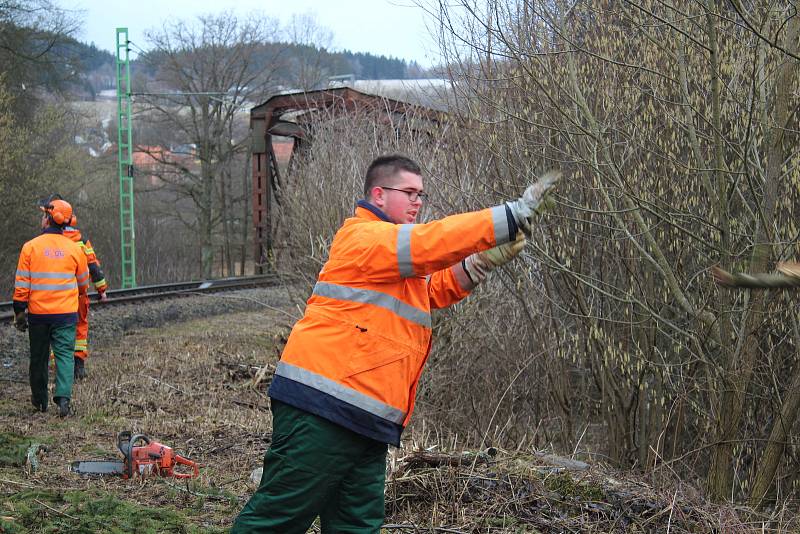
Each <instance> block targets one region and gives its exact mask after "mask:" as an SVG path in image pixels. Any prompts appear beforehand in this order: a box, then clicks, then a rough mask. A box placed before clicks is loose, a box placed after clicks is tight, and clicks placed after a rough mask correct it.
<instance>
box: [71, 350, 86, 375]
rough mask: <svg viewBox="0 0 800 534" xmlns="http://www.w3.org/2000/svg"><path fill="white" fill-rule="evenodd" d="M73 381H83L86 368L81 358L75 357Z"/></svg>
mask: <svg viewBox="0 0 800 534" xmlns="http://www.w3.org/2000/svg"><path fill="white" fill-rule="evenodd" d="M74 376H75V380H83V379H84V378H86V366H85V365H84V364H83V358H78V357H77V356H75V372H74Z"/></svg>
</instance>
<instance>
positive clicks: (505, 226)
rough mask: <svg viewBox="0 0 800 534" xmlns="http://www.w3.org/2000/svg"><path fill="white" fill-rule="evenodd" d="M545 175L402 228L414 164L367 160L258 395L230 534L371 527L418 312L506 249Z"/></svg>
mask: <svg viewBox="0 0 800 534" xmlns="http://www.w3.org/2000/svg"><path fill="white" fill-rule="evenodd" d="M556 179H557V175H550V176H549V177H547V178H543V179H542V180H540V181H539V182H537V183H535V184H533V185H532V186H530V187H529V188H528V189H527V190H526V191H525V194H524V195H523V196H522V197H521V198H519V199H518V200H515V201H513V202H508V203H506V204H501V205H499V206H495V207H493V208H487V209H484V210H481V211H476V212H472V213H463V214H459V215H453V216H450V217H446V218H444V219H440V220H436V221H432V222H429V223H425V224H414V222H415V221H416V219H417V215H418V214H419V211H420V209H421V208H422V205H423V202H424V200H425V199H426V194H425V192H424V191H423V180H422V173H421V171H420V168H419V166H418V165H417V164H416V163H415V162H413V161H412V160H410V159H408V158H405V157H403V156H396V155H392V156H383V157H380V158H377V159H376V160H374V161H373V162H372V163H371V164H370V166H369V168H368V170H367V174H366V178H365V185H364V199H363V200H359V201H358V204H357V207H356V210H355V215H354V216H353V217H351V218H349V219H347V220H345V221H344V223H343V224H342V226H341V227H340V228H339V230H338V232H337V233H336V235H335V237H334V239H333V243H332V244H331V248H330V255H329V258H328V261H327V263H326V264H325V265H324V267H323V268H322V271H321V272H320V274H319V278H318V280H317V283H316V285H315V286H314V290H313V292H312V295H311V297H310V298H309V299H308V303H307V306H306V310H305V314H304V316H303V318H302V319H301V320H300V321H299V322H298V323H297V324H295V326H294V328H293V329H292V332H291V334H290V336H289V339H288V341H287V343H286V347H285V349H284V351H283V354H282V356H281V360H280V362H279V363H278V365H277V369H276V371H275V376H274V378H273V380H272V385H271V386H270V389H269V396H270V397H271V407H272V414H273V422H272V425H273V433H272V443H271V445H270V448H269V450H268V451H267V453H266V456H265V458H264V470H263V475H262V477H261V483H260V485H259V488H258V490H256V492H255V493H254V494H253V496H252V497H251V498H250V500H249V502H248V503H247V504H246V505H245V507H244V509H243V510H242V511H241V513H240V514H239V516H238V517H237V518H236V521H235V522H234V525H233V530H232V532H234V533H243V532H259V533H280V534H291V533H304V532H306V530H307V529H308V527H309V526H310V525H311V524H312V522H313V521H314V519H315V518H316V517H317V516H319V517H320V519H321V526H322V532H376V533H377V532H379V531H380V527H381V525H382V524H383V519H384V482H385V480H384V479H385V470H386V453H387V445H394V446H395V447H397V446H399V445H400V436H401V433H402V432H403V429H404V428H405V427H406V425H407V424H408V421H409V418H410V417H411V413H412V412H413V409H414V398H415V395H416V389H417V383H418V381H419V378H420V375H421V373H422V369H423V366H424V365H425V362H426V360H427V358H428V354H429V351H430V347H431V309H432V308H443V307H446V306H450V305H451V304H454V303H456V302H458V301H460V300H461V299H463V298H464V297H466V296H467V295H469V293H470V291H471V290H472V289H473V288H474V287H475V286H476V285H477V284H479V283H480V282H481V281H482V280H484V279H485V277H486V276H487V274H488V273H489V272H490V271H491V270H493V269H495V268H496V267H498V266H500V265H503V264H505V263H506V262H508V261H510V260H511V259H512V258H514V257H515V256H516V255H517V254H519V252H520V250H522V248H523V246H524V244H525V237H524V235H523V234H522V233H521V232H520V230H521V231H522V232H525V234H530V229H531V221H530V218H531V216H532V215H533V214H534V212H535V210H536V209H537V207H538V206H539V204H540V202H541V201H542V199H543V197H544V195H545V193H547V191H548V190H549V189H550V188H551V187H552V186H553V185H554V183H555V180H556Z"/></svg>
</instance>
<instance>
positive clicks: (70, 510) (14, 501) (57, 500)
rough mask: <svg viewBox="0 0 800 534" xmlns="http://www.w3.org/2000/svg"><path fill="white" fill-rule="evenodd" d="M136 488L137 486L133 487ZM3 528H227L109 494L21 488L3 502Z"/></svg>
mask: <svg viewBox="0 0 800 534" xmlns="http://www.w3.org/2000/svg"><path fill="white" fill-rule="evenodd" d="M132 491H135V489H132ZM2 509H3V514H2V517H0V532H8V533H17V532H19V533H22V532H31V533H37V534H39V533H41V534H51V533H52V534H55V533H61V532H71V533H82V534H84V533H85V534H88V533H94V532H97V533H110V534H123V533H129V532H136V533H141V534H150V533H152V534H156V533H161V532H174V533H186V534H194V533H197V534H200V533H206V532H209V533H223V532H226V531H227V528H215V527H209V526H206V525H203V526H199V525H195V524H193V523H192V522H191V519H190V518H189V517H188V516H187V515H186V514H184V513H181V512H179V511H178V510H175V509H174V508H172V507H154V508H150V507H145V506H141V505H138V504H136V503H131V502H128V501H124V500H121V499H118V498H117V497H115V496H113V495H108V494H93V493H89V492H85V491H67V492H57V491H48V490H27V491H21V492H19V493H16V494H14V495H11V496H9V497H6V498H5V499H4V500H3V502H2Z"/></svg>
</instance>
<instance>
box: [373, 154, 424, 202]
mask: <svg viewBox="0 0 800 534" xmlns="http://www.w3.org/2000/svg"><path fill="white" fill-rule="evenodd" d="M400 171H407V172H413V173H414V174H417V175H420V176H422V169H420V168H419V165H417V163H416V162H415V161H414V160H412V159H410V158H407V157H405V156H401V155H400V154H390V155H388V156H380V157H377V158H375V159H374V160H372V163H370V164H369V167H368V168H367V176H366V178H365V179H364V198H365V199H369V195H370V191H371V190H372V188H373V187H375V186H376V185H385V186H387V187H388V186H390V185H393V184H391V183H387V182H389V181H390V180H391V179H392V178H394V176H395V175H396V174H397V173H398V172H400Z"/></svg>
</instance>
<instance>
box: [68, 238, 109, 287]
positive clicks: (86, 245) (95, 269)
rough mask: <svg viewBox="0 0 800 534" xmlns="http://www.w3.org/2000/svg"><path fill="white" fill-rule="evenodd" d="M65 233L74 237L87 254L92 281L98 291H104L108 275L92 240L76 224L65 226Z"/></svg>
mask: <svg viewBox="0 0 800 534" xmlns="http://www.w3.org/2000/svg"><path fill="white" fill-rule="evenodd" d="M64 235H65V236H67V237H68V238H70V239H72V240H73V241H74V242H75V243H77V244H78V246H79V247H81V249H82V250H83V253H84V254H86V263H88V264H89V275H90V276H91V277H92V283H93V284H94V288H95V289H96V290H97V292H98V293H102V292H103V291H105V290H106V288H108V283H107V282H106V277H105V275H104V274H103V270H102V269H101V268H100V260H99V259H97V255H96V254H95V252H94V247H93V246H92V242H91V241H89V239H88V238H84V236H83V233H82V232H81V231H80V230H78V229H77V228H76V227H74V226H65V227H64Z"/></svg>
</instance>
